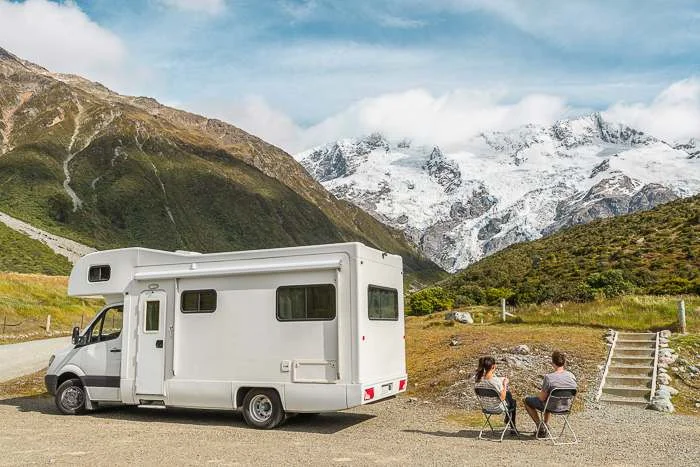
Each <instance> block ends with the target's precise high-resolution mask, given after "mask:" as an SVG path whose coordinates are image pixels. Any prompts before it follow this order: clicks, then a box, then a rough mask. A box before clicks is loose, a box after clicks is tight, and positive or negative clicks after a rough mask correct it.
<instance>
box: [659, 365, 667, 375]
mask: <svg viewBox="0 0 700 467" xmlns="http://www.w3.org/2000/svg"><path fill="white" fill-rule="evenodd" d="M666 368H668V367H665V366H661V365H659V373H663V374H666V373H668V370H667V369H666Z"/></svg>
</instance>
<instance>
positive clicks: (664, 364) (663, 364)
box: [659, 362, 668, 370]
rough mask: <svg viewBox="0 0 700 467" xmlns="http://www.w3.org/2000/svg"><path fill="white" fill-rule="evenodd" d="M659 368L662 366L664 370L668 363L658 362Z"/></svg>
mask: <svg viewBox="0 0 700 467" xmlns="http://www.w3.org/2000/svg"><path fill="white" fill-rule="evenodd" d="M659 368H663V369H664V370H666V368H668V363H664V362H659Z"/></svg>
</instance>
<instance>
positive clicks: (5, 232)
mask: <svg viewBox="0 0 700 467" xmlns="http://www.w3.org/2000/svg"><path fill="white" fill-rule="evenodd" d="M70 269H71V264H70V262H68V260H67V259H66V258H65V257H63V256H61V255H57V254H56V253H54V252H53V251H52V250H51V249H50V248H49V247H48V246H46V245H44V244H43V243H41V242H40V241H38V240H32V239H31V238H29V237H27V236H26V235H24V234H21V233H19V232H16V231H14V230H12V229H10V228H9V227H7V226H6V225H5V224H2V223H0V271H15V272H23V273H36V274H50V275H65V274H68V273H69V272H70Z"/></svg>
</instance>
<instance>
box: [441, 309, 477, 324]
mask: <svg viewBox="0 0 700 467" xmlns="http://www.w3.org/2000/svg"><path fill="white" fill-rule="evenodd" d="M445 319H446V320H448V321H457V322H459V323H464V324H474V318H472V315H471V313H469V312H468V311H449V312H447V313H445Z"/></svg>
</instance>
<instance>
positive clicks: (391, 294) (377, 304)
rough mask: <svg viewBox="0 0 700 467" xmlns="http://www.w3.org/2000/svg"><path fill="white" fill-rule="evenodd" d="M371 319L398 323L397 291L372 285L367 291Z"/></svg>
mask: <svg viewBox="0 0 700 467" xmlns="http://www.w3.org/2000/svg"><path fill="white" fill-rule="evenodd" d="M367 306H368V313H369V319H371V320H378V321H398V319H399V292H398V291H397V290H396V289H388V288H385V287H377V286H376V285H370V286H369V288H368V289H367Z"/></svg>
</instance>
